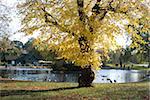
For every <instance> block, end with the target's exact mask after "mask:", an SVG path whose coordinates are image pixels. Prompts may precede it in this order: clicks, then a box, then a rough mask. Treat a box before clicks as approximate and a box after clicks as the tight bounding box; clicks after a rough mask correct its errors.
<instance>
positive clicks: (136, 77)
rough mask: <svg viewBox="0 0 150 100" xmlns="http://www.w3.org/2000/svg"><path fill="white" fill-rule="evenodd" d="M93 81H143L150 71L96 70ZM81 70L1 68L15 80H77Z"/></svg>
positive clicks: (8, 76) (7, 75) (2, 74)
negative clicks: (54, 70) (59, 70)
mask: <svg viewBox="0 0 150 100" xmlns="http://www.w3.org/2000/svg"><path fill="white" fill-rule="evenodd" d="M95 73H96V74H95V75H96V76H95V79H94V81H93V83H125V82H138V81H142V79H144V78H145V76H146V75H148V73H149V72H148V71H139V70H118V69H101V70H97V71H95ZM79 75H80V72H69V73H63V72H53V73H52V72H51V70H50V69H32V68H30V69H29V68H17V69H15V70H0V76H2V77H4V76H5V77H7V78H10V79H15V80H30V81H50V82H77V81H78V77H79Z"/></svg>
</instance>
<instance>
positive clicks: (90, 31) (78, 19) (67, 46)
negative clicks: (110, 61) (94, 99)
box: [18, 0, 150, 86]
mask: <svg viewBox="0 0 150 100" xmlns="http://www.w3.org/2000/svg"><path fill="white" fill-rule="evenodd" d="M18 7H20V9H21V13H22V14H23V16H24V18H23V19H22V24H23V27H22V31H23V32H25V33H26V34H34V33H39V37H38V38H37V40H36V42H35V44H36V45H39V48H40V50H42V49H43V48H45V47H46V48H49V49H51V50H53V51H54V52H56V53H57V55H58V56H60V57H62V58H63V59H65V60H68V61H72V62H73V63H75V64H76V65H80V66H81V67H82V68H83V73H82V74H81V77H79V86H90V85H91V83H92V81H93V75H94V74H93V72H92V70H91V68H98V67H99V66H100V65H101V61H102V60H101V58H102V57H104V56H105V58H106V57H107V54H108V52H109V50H116V49H118V48H119V46H118V45H117V43H116V40H115V39H116V37H117V35H123V34H126V35H129V36H130V37H131V39H132V40H133V42H132V45H131V46H134V47H138V46H139V45H138V44H139V43H142V44H144V43H145V42H143V41H142V38H141V36H140V35H138V33H139V32H147V33H148V32H149V28H150V27H149V18H150V16H149V14H150V13H149V11H150V10H149V8H148V7H147V6H146V5H145V4H144V2H143V0H27V1H26V2H24V3H23V4H22V5H19V6H18Z"/></svg>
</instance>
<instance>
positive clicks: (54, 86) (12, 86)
mask: <svg viewBox="0 0 150 100" xmlns="http://www.w3.org/2000/svg"><path fill="white" fill-rule="evenodd" d="M77 85H78V84H77V83H54V82H53V83H52V82H15V81H3V82H2V81H1V82H0V94H1V97H0V99H1V100H122V99H123V100H124V99H125V100H149V99H150V95H149V93H150V88H149V86H150V82H149V81H145V82H139V83H124V84H117V83H113V84H109V83H108V84H93V85H94V87H89V88H78V87H77Z"/></svg>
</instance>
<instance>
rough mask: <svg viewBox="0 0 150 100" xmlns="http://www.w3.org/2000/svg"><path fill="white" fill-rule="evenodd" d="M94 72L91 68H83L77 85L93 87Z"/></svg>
mask: <svg viewBox="0 0 150 100" xmlns="http://www.w3.org/2000/svg"><path fill="white" fill-rule="evenodd" d="M94 76H95V73H94V72H93V71H92V70H91V68H90V67H89V68H84V69H83V70H82V73H81V76H80V77H79V79H78V83H79V87H93V86H92V82H93V80H94Z"/></svg>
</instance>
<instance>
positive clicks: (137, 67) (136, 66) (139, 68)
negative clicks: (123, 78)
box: [106, 64, 150, 71]
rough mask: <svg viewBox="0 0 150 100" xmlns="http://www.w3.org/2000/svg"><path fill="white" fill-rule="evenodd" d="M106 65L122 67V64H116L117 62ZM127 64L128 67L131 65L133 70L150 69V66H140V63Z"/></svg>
mask: <svg viewBox="0 0 150 100" xmlns="http://www.w3.org/2000/svg"><path fill="white" fill-rule="evenodd" d="M106 65H107V66H110V67H112V68H120V65H119V66H116V65H115V64H106ZM123 65H124V64H123ZM125 65H126V68H127V67H130V69H131V70H149V71H150V68H147V67H144V66H138V64H125Z"/></svg>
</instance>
